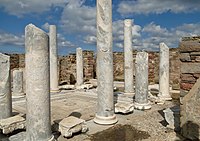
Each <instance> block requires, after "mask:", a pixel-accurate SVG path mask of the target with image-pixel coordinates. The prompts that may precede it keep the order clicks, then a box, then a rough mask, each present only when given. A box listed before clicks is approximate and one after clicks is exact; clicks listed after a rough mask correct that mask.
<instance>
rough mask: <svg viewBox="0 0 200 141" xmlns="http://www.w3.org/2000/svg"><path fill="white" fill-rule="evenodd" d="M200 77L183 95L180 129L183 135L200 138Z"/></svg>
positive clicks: (193, 138)
mask: <svg viewBox="0 0 200 141" xmlns="http://www.w3.org/2000/svg"><path fill="white" fill-rule="evenodd" d="M199 109H200V79H198V80H197V82H196V83H195V85H194V86H193V87H192V89H191V90H190V91H189V93H188V94H187V95H186V96H185V97H183V99H182V105H181V118H180V119H181V130H182V134H183V136H184V137H187V138H189V139H192V140H195V139H200V134H199V133H200V128H199V127H200V118H199V115H200V111H199Z"/></svg>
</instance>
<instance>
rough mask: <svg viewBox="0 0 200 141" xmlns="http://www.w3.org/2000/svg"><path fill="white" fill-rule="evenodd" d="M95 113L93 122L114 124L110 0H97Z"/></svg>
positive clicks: (115, 119)
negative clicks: (96, 95) (96, 96)
mask: <svg viewBox="0 0 200 141" xmlns="http://www.w3.org/2000/svg"><path fill="white" fill-rule="evenodd" d="M97 81H98V82H97V94H98V98H97V112H96V116H95V118H94V122H95V123H97V124H114V123H116V122H117V118H116V115H115V114H114V97H113V52H112V0H97Z"/></svg>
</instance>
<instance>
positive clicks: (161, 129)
mask: <svg viewBox="0 0 200 141" xmlns="http://www.w3.org/2000/svg"><path fill="white" fill-rule="evenodd" d="M96 9H97V15H96V16H97V21H96V26H97V27H96V28H97V36H96V39H97V51H96V54H95V52H94V51H90V50H82V48H80V47H77V48H76V53H71V54H68V55H66V56H58V53H57V49H58V47H57V44H58V43H57V36H58V33H57V29H56V25H50V26H49V34H47V33H46V32H44V31H43V30H42V29H40V28H38V27H36V26H35V25H33V24H28V25H27V26H26V27H25V54H5V53H0V140H2V141H7V140H9V141H55V140H58V141H83V140H85V141H102V140H111V141H132V140H133V141H134V140H148V141H155V140H159V141H163V140H167V141H168V140H169V141H179V140H180V141H181V140H188V139H190V140H200V119H199V115H200V112H199V108H200V91H199V90H200V78H199V77H200V42H199V41H200V37H183V38H182V40H181V41H180V44H179V47H178V48H171V47H170V46H169V47H168V46H167V44H168V43H164V42H161V43H160V44H158V47H159V51H154V52H153V51H147V50H139V49H138V50H133V49H134V44H133V45H132V43H133V34H132V28H133V27H134V26H135V25H134V24H133V19H125V20H124V21H123V26H124V35H123V36H122V38H123V37H124V46H123V49H124V51H123V52H113V32H112V22H113V20H112V0H106V1H105V0H97V1H96ZM58 26H59V25H58ZM24 81H25V82H24Z"/></svg>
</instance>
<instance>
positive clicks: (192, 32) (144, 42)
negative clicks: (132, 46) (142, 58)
mask: <svg viewBox="0 0 200 141" xmlns="http://www.w3.org/2000/svg"><path fill="white" fill-rule="evenodd" d="M197 35H200V23H196V24H183V25H181V26H178V27H176V28H170V29H167V28H165V27H161V26H160V25H157V24H155V23H153V22H151V23H149V24H148V25H146V26H145V27H143V29H142V32H141V38H140V39H138V40H137V41H139V42H140V44H138V45H136V48H137V49H145V50H158V48H159V43H160V42H165V43H166V44H167V45H168V46H169V47H178V44H179V41H180V39H181V38H182V37H186V36H197ZM136 43H137V42H136Z"/></svg>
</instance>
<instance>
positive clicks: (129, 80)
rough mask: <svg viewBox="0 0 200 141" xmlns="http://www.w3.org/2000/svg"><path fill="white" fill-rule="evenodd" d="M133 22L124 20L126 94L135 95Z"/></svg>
mask: <svg viewBox="0 0 200 141" xmlns="http://www.w3.org/2000/svg"><path fill="white" fill-rule="evenodd" d="M133 85H134V84H133V50H132V20H131V19H126V20H124V92H125V94H130V95H133V93H134V88H133Z"/></svg>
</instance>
